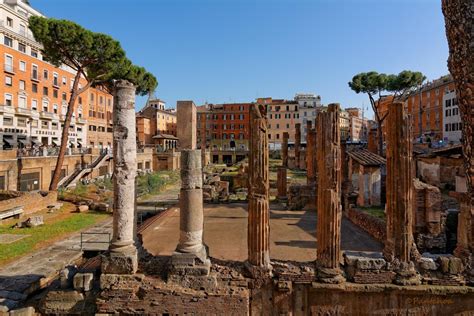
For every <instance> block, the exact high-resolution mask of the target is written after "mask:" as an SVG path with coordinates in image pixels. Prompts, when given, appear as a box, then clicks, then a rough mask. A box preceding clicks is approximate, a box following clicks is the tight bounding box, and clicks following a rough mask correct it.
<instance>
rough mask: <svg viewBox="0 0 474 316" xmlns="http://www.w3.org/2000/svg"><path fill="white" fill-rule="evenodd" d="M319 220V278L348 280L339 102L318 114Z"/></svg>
mask: <svg viewBox="0 0 474 316" xmlns="http://www.w3.org/2000/svg"><path fill="white" fill-rule="evenodd" d="M317 128H318V131H317V147H318V151H317V161H318V171H319V173H318V204H317V206H318V222H317V259H316V266H317V278H318V280H320V281H322V282H326V283H340V282H344V281H345V279H344V277H343V276H342V271H341V269H340V262H341V218H342V209H341V159H340V158H341V153H340V150H341V148H340V129H339V104H330V105H329V106H328V110H327V112H322V113H320V114H319V115H318V117H317Z"/></svg>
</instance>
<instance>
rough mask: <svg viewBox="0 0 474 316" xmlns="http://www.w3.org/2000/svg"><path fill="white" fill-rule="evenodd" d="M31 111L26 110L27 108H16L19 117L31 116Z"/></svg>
mask: <svg viewBox="0 0 474 316" xmlns="http://www.w3.org/2000/svg"><path fill="white" fill-rule="evenodd" d="M31 112H32V111H31V110H30V109H26V108H20V107H18V108H16V114H18V115H25V116H31Z"/></svg>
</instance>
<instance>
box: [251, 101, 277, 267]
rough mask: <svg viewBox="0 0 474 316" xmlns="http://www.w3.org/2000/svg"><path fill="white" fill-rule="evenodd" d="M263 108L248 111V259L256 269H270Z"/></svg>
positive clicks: (267, 187)
mask: <svg viewBox="0 0 474 316" xmlns="http://www.w3.org/2000/svg"><path fill="white" fill-rule="evenodd" d="M267 128H268V125H267V118H266V110H265V107H264V106H263V105H258V104H253V105H252V107H251V108H250V150H249V172H248V174H249V181H248V201H249V202H248V203H249V204H248V213H249V215H248V216H249V218H248V240H247V242H248V256H249V262H250V263H251V264H253V265H255V266H257V267H260V268H264V269H270V268H271V266H270V212H269V188H270V185H269V179H268V131H267Z"/></svg>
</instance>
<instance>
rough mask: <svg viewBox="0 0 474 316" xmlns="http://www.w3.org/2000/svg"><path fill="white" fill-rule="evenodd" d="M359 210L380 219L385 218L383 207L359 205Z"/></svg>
mask: <svg viewBox="0 0 474 316" xmlns="http://www.w3.org/2000/svg"><path fill="white" fill-rule="evenodd" d="M359 208H360V209H361V211H363V212H365V213H367V214H369V215H372V216H373V217H377V218H379V219H381V220H385V212H384V209H382V208H380V207H376V206H371V207H359Z"/></svg>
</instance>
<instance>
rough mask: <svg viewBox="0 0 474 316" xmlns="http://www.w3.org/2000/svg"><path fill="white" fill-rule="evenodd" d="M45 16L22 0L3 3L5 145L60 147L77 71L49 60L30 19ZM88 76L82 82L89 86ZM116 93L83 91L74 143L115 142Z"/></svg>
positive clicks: (0, 90) (0, 48)
mask: <svg viewBox="0 0 474 316" xmlns="http://www.w3.org/2000/svg"><path fill="white" fill-rule="evenodd" d="M32 15H41V13H39V12H38V11H36V10H35V9H34V8H32V7H31V6H29V5H28V4H26V3H25V2H23V1H21V0H16V1H13V0H11V1H8V3H5V1H4V2H2V3H0V43H1V45H0V55H1V56H2V58H3V63H1V64H0V71H1V74H2V78H1V79H2V80H1V83H0V141H1V144H2V148H3V149H12V148H17V147H29V146H33V145H38V146H40V145H43V146H53V147H54V146H59V145H60V141H61V134H62V125H63V121H64V118H65V115H66V111H67V102H68V101H69V97H70V89H71V87H72V84H73V81H74V76H75V72H74V71H73V70H72V69H69V68H68V67H66V66H61V67H59V68H57V67H54V66H53V65H51V64H49V63H47V62H45V61H44V60H43V57H42V54H41V45H40V44H39V43H37V42H36V41H35V40H34V37H33V36H32V34H31V31H30V30H29V29H28V18H29V17H30V16H32ZM85 84H86V82H85V80H82V81H81V83H80V85H81V86H84V85H85ZM112 103H113V99H112V96H111V95H110V94H109V93H107V92H106V91H102V90H100V89H88V91H86V92H84V93H82V94H81V95H80V96H79V98H78V100H77V102H76V104H75V108H74V114H73V119H72V122H71V127H70V129H69V140H68V146H69V147H72V148H77V147H95V148H102V147H106V146H111V145H112V114H111V113H112Z"/></svg>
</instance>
